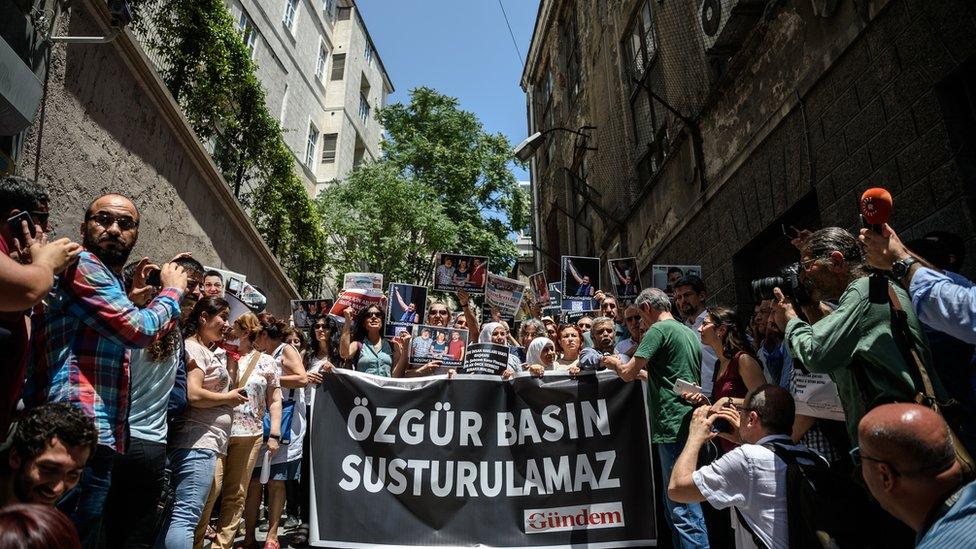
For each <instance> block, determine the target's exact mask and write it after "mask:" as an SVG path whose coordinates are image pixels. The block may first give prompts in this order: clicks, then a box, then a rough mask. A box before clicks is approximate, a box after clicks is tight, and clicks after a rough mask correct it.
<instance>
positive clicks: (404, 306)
mask: <svg viewBox="0 0 976 549" xmlns="http://www.w3.org/2000/svg"><path fill="white" fill-rule="evenodd" d="M393 295H395V296H396V300H397V303H399V304H400V308H401V309H403V310H404V311H406V310H407V302H406V301H404V300H403V296H402V295H400V289H399V288H393Z"/></svg>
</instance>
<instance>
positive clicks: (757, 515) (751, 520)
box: [691, 435, 802, 549]
mask: <svg viewBox="0 0 976 549" xmlns="http://www.w3.org/2000/svg"><path fill="white" fill-rule="evenodd" d="M772 440H784V441H789V437H788V436H785V435H773V436H768V437H763V438H762V439H760V440H759V441H758V442H757V443H756V444H743V445H742V446H739V447H738V448H735V449H734V450H732V451H731V452H729V453H727V454H725V455H724V456H722V457H720V458H718V459H717V460H715V461H713V462H712V463H711V464H710V465H706V466H704V467H702V468H701V469H699V470H697V471H695V472H694V473H692V476H691V478H692V480H693V481H694V482H695V486H697V487H698V490H699V491H700V492H701V493H702V495H703V496H705V499H706V500H707V501H708V502H709V503H711V504H712V506H713V507H715V508H716V509H728V508H729V507H732V506H733V505H734V506H736V507H737V508H738V509H739V511H740V512H741V513H742V516H743V518H745V520H746V523H748V525H749V527H750V528H752V531H753V532H755V533H756V534H757V535H758V536H759V538H760V539H762V540H763V542H765V543H766V544H767V545H768V546H769V547H772V548H773V549H788V547H789V532H788V530H787V528H788V526H787V524H788V523H787V519H786V463H784V462H783V460H781V459H779V458H778V457H776V454H774V453H773V451H772V450H769V449H768V448H765V447H764V446H762V444H764V443H766V442H769V441H772ZM801 448H802V446H801ZM729 512H730V513H732V527H733V528H735V546H736V547H737V548H738V549H753V548H756V543H755V542H754V541H753V540H752V535H751V534H749V532H748V530H746V529H745V528H742V527H741V526H739V520H738V516H736V513H735V511H733V510H731V509H730V510H729Z"/></svg>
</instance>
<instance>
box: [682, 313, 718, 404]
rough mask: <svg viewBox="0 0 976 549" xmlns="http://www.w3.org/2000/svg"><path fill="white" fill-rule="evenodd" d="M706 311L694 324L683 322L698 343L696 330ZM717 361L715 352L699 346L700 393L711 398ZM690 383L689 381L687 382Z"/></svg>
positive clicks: (699, 339)
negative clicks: (692, 332)
mask: <svg viewBox="0 0 976 549" xmlns="http://www.w3.org/2000/svg"><path fill="white" fill-rule="evenodd" d="M707 314H708V311H702V312H701V314H700V315H698V317H697V318H695V321H694V322H688V321H687V320H685V325H686V326H688V327H689V328H691V329H692V330H694V332H695V336H697V337H698V341H699V342H701V332H699V331H698V328H701V325H702V322H705V315H707ZM717 361H718V355H716V354H715V351H714V350H712V348H711V347H710V346H708V345H702V346H701V388H702V392H703V393H705V394H706V395H708V396H709V397H710V396H712V377H713V376H714V375H715V363H716V362H717ZM687 381H690V380H687Z"/></svg>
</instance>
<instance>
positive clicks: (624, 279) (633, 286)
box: [607, 257, 641, 301]
mask: <svg viewBox="0 0 976 549" xmlns="http://www.w3.org/2000/svg"><path fill="white" fill-rule="evenodd" d="M607 267H608V268H609V269H610V285H611V287H612V288H613V294H614V295H615V296H617V299H619V300H621V301H625V300H631V299H635V298H636V297H637V294H639V293H640V291H641V281H640V273H639V272H638V271H637V258H636V257H625V258H622V259H610V260H608V261H607Z"/></svg>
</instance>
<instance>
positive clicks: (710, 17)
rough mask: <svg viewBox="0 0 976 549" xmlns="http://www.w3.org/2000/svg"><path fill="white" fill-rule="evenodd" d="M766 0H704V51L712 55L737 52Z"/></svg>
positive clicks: (701, 15)
mask: <svg viewBox="0 0 976 549" xmlns="http://www.w3.org/2000/svg"><path fill="white" fill-rule="evenodd" d="M766 4H767V0H701V5H700V6H699V8H698V29H699V32H701V35H702V41H703V42H704V43H705V51H706V52H707V53H709V54H712V55H728V54H731V53H734V52H735V50H736V49H738V48H739V46H741V45H742V41H743V40H744V39H745V37H746V35H747V34H749V31H750V30H752V27H754V26H755V25H756V22H757V21H759V17H760V16H761V15H762V12H763V10H764V9H765V8H766Z"/></svg>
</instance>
